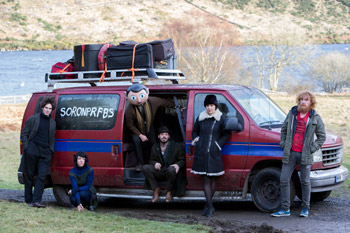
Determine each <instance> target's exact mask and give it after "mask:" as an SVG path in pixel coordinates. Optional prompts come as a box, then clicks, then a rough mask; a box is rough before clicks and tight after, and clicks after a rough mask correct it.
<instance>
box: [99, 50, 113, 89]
mask: <svg viewBox="0 0 350 233" xmlns="http://www.w3.org/2000/svg"><path fill="white" fill-rule="evenodd" d="M110 46H112V44H109V43H108V44H107V48H109V47H110ZM104 63H105V69H104V71H103V73H102V74H101V78H100V82H104V81H105V77H106V72H107V59H105V60H104Z"/></svg>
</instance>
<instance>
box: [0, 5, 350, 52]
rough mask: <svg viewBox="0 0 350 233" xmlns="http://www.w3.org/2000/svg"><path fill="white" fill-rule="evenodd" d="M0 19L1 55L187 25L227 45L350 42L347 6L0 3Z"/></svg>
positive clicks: (154, 35) (146, 35) (144, 35)
mask: <svg viewBox="0 0 350 233" xmlns="http://www.w3.org/2000/svg"><path fill="white" fill-rule="evenodd" d="M0 12H1V14H0V48H1V50H2V51H4V50H8V49H62V48H71V46H72V45H73V44H81V43H98V42H100V43H102V42H114V43H117V42H119V41H122V40H129V39H133V40H136V41H140V42H142V41H147V40H151V39H158V38H166V37H169V35H168V34H171V33H169V32H171V31H172V29H173V27H175V30H180V31H181V30H182V29H183V28H185V26H186V25H185V24H187V23H192V24H193V25H196V27H198V28H204V29H207V30H211V31H215V30H217V29H218V28H221V29H222V30H223V31H224V32H226V34H232V35H233V36H232V41H231V44H249V43H251V42H252V41H256V40H259V41H261V42H262V41H269V40H271V39H272V38H274V37H275V36H276V35H279V36H281V35H286V36H288V35H291V34H294V35H298V36H306V37H308V38H309V39H311V40H312V41H313V42H314V43H349V42H350V31H349V29H350V25H349V19H350V13H349V12H350V0H298V1H296V0H294V1H289V0H149V1H142V0H134V1H123V0H98V1H96V0H61V1H59V3H58V1H56V0H44V1H37V0H0ZM222 25H224V26H222ZM164 32H167V33H164ZM184 32H186V30H185V31H184ZM183 36H184V37H186V34H185V33H184V35H183ZM233 37H234V38H233Z"/></svg>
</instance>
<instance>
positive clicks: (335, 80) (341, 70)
mask: <svg viewBox="0 0 350 233" xmlns="http://www.w3.org/2000/svg"><path fill="white" fill-rule="evenodd" d="M349 67H350V56H349V55H345V54H343V53H340V52H331V53H327V54H324V55H322V56H320V57H319V58H317V59H316V60H315V62H314V63H313V65H312V67H311V69H310V76H312V77H313V78H314V79H316V80H318V81H320V82H321V84H322V87H323V90H324V91H325V92H327V93H334V92H340V91H342V89H343V87H346V86H349V82H350V69H349Z"/></svg>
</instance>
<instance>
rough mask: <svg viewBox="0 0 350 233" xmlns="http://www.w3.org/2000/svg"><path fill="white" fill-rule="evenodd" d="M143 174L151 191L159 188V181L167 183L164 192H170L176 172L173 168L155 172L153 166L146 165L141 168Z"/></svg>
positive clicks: (163, 168) (164, 168)
mask: <svg viewBox="0 0 350 233" xmlns="http://www.w3.org/2000/svg"><path fill="white" fill-rule="evenodd" d="M143 172H144V173H145V176H146V179H147V180H148V182H149V184H150V186H151V189H152V190H155V189H156V188H157V187H159V183H158V182H161V181H167V182H168V183H167V186H166V190H167V191H172V190H173V189H174V183H175V180H176V172H175V168H174V167H173V166H169V167H162V168H161V170H156V169H155V168H154V166H153V165H151V164H146V165H144V166H143Z"/></svg>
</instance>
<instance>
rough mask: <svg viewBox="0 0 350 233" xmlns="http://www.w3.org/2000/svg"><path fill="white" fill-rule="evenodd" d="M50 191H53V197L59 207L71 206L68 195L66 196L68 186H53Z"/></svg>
mask: <svg viewBox="0 0 350 233" xmlns="http://www.w3.org/2000/svg"><path fill="white" fill-rule="evenodd" d="M52 190H53V195H54V196H55V199H56V201H57V203H58V204H59V205H61V206H65V207H70V206H71V204H70V200H69V195H68V191H69V188H68V186H64V185H54V186H53V187H52Z"/></svg>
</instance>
